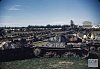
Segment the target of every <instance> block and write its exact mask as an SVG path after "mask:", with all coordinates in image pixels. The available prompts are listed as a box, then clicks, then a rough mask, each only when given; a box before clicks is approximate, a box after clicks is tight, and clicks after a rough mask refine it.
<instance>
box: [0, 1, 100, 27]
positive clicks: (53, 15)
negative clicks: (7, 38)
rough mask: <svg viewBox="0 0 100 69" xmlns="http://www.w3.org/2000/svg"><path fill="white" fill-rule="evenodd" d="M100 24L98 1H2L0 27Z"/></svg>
mask: <svg viewBox="0 0 100 69" xmlns="http://www.w3.org/2000/svg"><path fill="white" fill-rule="evenodd" d="M70 20H73V21H74V23H75V24H76V25H82V23H83V22H84V21H90V22H92V23H93V24H99V23H100V2H99V1H98V0H2V1H1V2H0V27H2V26H11V27H18V26H28V25H47V24H50V25H68V24H70Z"/></svg>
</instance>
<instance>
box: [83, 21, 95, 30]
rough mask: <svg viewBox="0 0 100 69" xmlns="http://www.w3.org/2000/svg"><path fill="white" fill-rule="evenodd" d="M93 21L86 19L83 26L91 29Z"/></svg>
mask: <svg viewBox="0 0 100 69" xmlns="http://www.w3.org/2000/svg"><path fill="white" fill-rule="evenodd" d="M92 26H93V25H92V22H90V21H84V22H83V28H87V29H90V28H92Z"/></svg>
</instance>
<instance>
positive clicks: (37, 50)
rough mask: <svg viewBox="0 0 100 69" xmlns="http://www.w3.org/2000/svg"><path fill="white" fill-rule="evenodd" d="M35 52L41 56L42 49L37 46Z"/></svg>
mask: <svg viewBox="0 0 100 69" xmlns="http://www.w3.org/2000/svg"><path fill="white" fill-rule="evenodd" d="M33 52H34V55H35V56H39V55H40V54H41V49H39V48H36V49H35V50H34V51H33Z"/></svg>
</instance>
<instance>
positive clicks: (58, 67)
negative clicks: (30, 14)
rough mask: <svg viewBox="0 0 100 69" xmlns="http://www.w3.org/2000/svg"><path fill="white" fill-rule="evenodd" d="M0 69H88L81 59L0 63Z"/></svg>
mask: <svg viewBox="0 0 100 69" xmlns="http://www.w3.org/2000/svg"><path fill="white" fill-rule="evenodd" d="M0 67H1V69H88V67H87V60H85V59H81V58H33V59H28V60H20V61H19V60H16V61H11V62H2V63H0Z"/></svg>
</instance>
